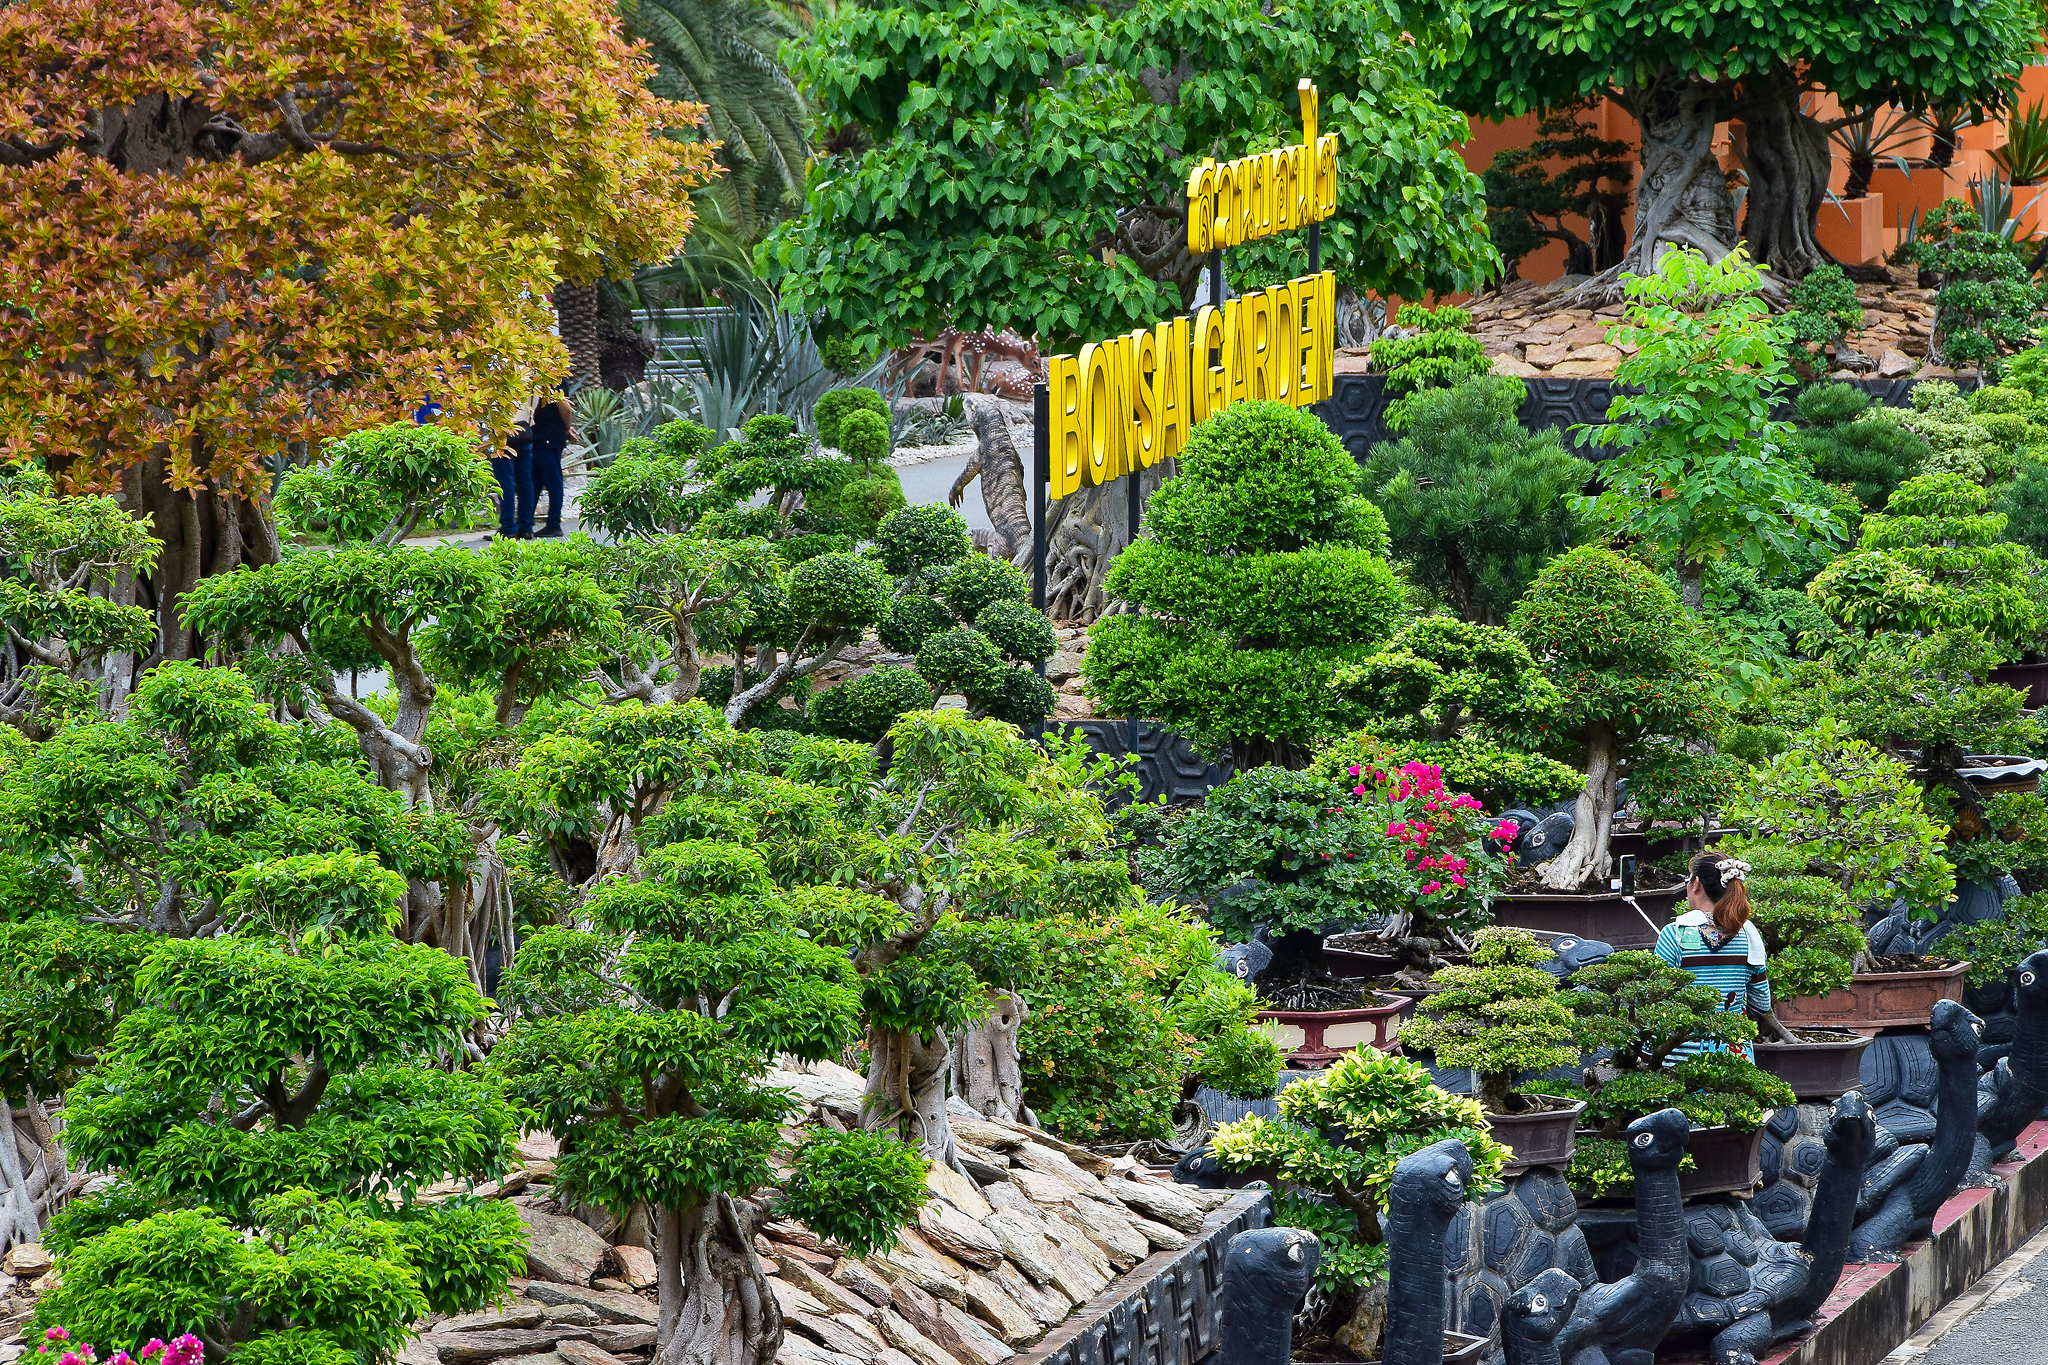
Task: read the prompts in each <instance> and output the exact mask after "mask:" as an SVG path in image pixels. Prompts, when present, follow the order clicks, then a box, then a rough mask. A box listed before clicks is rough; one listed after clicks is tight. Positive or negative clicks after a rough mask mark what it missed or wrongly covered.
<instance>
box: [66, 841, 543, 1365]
mask: <svg viewBox="0 0 2048 1365" xmlns="http://www.w3.org/2000/svg"><path fill="white" fill-rule="evenodd" d="M356 882H357V885H358V888H359V890H360V891H361V893H362V894H361V896H360V897H359V899H358V903H359V904H360V905H361V906H362V909H361V910H360V911H358V912H356V913H353V914H350V915H349V916H347V917H346V919H345V920H341V921H338V922H337V923H336V924H335V925H334V927H333V928H319V929H312V930H309V931H306V932H302V933H298V934H294V935H290V936H282V937H278V938H270V937H265V936H260V935H259V936H251V937H221V938H214V939H201V940H175V939H173V940H164V941H161V942H159V943H158V944H157V946H156V947H155V948H154V949H153V950H152V951H151V953H150V955H149V957H148V959H147V960H146V961H145V962H144V963H143V965H142V968H141V970H140V972H139V973H138V975H137V978H136V982H135V996H136V1005H135V1008H133V1009H131V1010H130V1011H128V1013H127V1014H126V1015H125V1016H124V1017H123V1018H122V1019H121V1021H120V1023H119V1024H118V1025H116V1027H115V1029H114V1033H113V1038H112V1040H111V1041H110V1042H109V1043H108V1045H107V1047H106V1049H105V1051H104V1053H103V1054H102V1057H101V1060H100V1063H99V1065H98V1067H97V1068H96V1069H94V1070H93V1071H92V1072H90V1073H88V1074H87V1075H86V1076H84V1077H83V1078H82V1079H81V1080H80V1081H79V1082H78V1083H77V1084H76V1085H75V1086H74V1087H73V1089H72V1091H71V1093H70V1095H69V1096H68V1102H67V1104H66V1106H65V1141H66V1143H67V1144H68V1145H69V1147H70V1149H71V1151H72V1153H73V1155H74V1156H75V1158H76V1159H77V1160H78V1161H79V1162H80V1163H81V1164H82V1165H85V1166H87V1167H89V1168H91V1169H97V1170H106V1171H111V1172H114V1173H115V1174H116V1176H117V1179H116V1180H115V1181H114V1183H113V1184H112V1185H110V1186H108V1187H107V1188H106V1189H104V1190H103V1191H101V1192H100V1193H98V1194H95V1195H90V1196H87V1197H85V1198H83V1199H81V1200H79V1201H77V1202H76V1203H74V1204H73V1205H72V1206H71V1207H70V1208H69V1209H68V1210H66V1211H65V1212H64V1213H63V1214H62V1215H60V1216H59V1217H58V1219H57V1220H56V1222H55V1223H54V1224H53V1226H52V1228H51V1231H50V1237H49V1240H50V1242H51V1244H52V1245H53V1246H54V1247H55V1248H56V1249H57V1250H58V1251H59V1257H58V1268H59V1278H60V1283H59V1285H58V1287H57V1288H55V1289H53V1290H51V1291H50V1292H49V1293H47V1294H45V1295H44V1296H43V1297H42V1299H41V1300H40V1301H39V1303H38V1304H37V1312H38V1314H39V1318H38V1322H39V1324H40V1325H51V1326H54V1325H57V1324H59V1323H68V1324H70V1327H71V1330H73V1331H75V1332H77V1333H79V1334H80V1335H81V1336H88V1337H93V1338H96V1339H98V1340H101V1341H110V1340H113V1341H130V1340H134V1339H136V1338H138V1337H142V1338H147V1337H151V1336H155V1337H163V1338H168V1337H173V1336H176V1335H178V1334H179V1333H182V1332H192V1333H194V1334H196V1335H198V1336H199V1337H201V1338H202V1339H203V1340H206V1341H208V1342H211V1343H213V1344H214V1345H215V1346H217V1347H218V1348H220V1349H222V1350H228V1349H240V1350H248V1351H251V1352H253V1353H254V1354H255V1355H256V1356H257V1358H259V1359H289V1360H298V1361H316V1362H333V1363H334V1365H339V1362H341V1361H345V1360H349V1359H364V1358H382V1357H388V1356H389V1355H390V1354H392V1353H393V1352H395V1351H396V1350H397V1349H398V1347H399V1346H400V1345H402V1344H403V1342H404V1341H405V1340H406V1339H407V1338H408V1337H409V1336H410V1334H411V1332H412V1329H413V1324H414V1323H415V1322H416V1321H417V1320H418V1319H419V1318H420V1317H422V1316H424V1315H425V1314H427V1313H429V1312H436V1313H459V1312H467V1311H471V1310H473V1309H477V1308H481V1307H482V1306H484V1305H485V1304H486V1303H489V1302H491V1301H493V1300H496V1299H499V1298H501V1297H502V1296H503V1295H504V1293H505V1292H506V1289H507V1288H508V1285H509V1282H510V1279H511V1277H512V1276H513V1275H514V1274H517V1273H520V1272H521V1271H523V1270H524V1268H525V1252H526V1247H525V1242H526V1238H525V1233H524V1230H523V1229H522V1227H521V1225H520V1221H519V1218H518V1216H517V1210H516V1209H514V1208H512V1207H511V1206H510V1205H508V1204H505V1203H503V1202H501V1201H496V1200H477V1199H472V1198H468V1197H465V1196H457V1197H454V1198H450V1199H448V1200H445V1201H441V1202H438V1203H426V1202H421V1201H418V1200H416V1199H415V1197H414V1196H415V1195H416V1194H417V1193H418V1192H419V1191H420V1190H422V1189H424V1188H425V1187H426V1186H428V1185H431V1184H434V1183H436V1182H438V1181H442V1180H444V1179H447V1178H449V1177H456V1178H466V1179H471V1180H481V1179H485V1178H487V1177H491V1176H495V1175H497V1174H499V1173H500V1172H502V1171H503V1169H504V1168H505V1167H506V1165H507V1164H508V1163H509V1161H510V1159H511V1156H512V1140H513V1138H514V1136H515V1135H516V1133H517V1131H518V1127H519V1123H518V1118H517V1116H516V1115H515V1113H514V1111H513V1110H512V1108H511V1107H510V1106H508V1105H507V1104H506V1103H505V1102H504V1100H503V1099H502V1098H501V1097H500V1096H499V1094H498V1093H497V1091H496V1089H495V1088H494V1087H493V1086H492V1085H490V1084H488V1083H487V1082H485V1081H484V1080H482V1079H480V1078H479V1077H477V1076H475V1075H473V1074H471V1073H468V1072H465V1071H462V1070H459V1069H454V1066H453V1064H454V1063H455V1062H456V1061H457V1060H458V1059H460V1058H461V1057H462V1056H463V1055H464V1051H465V1037H466V1035H467V1033H468V1031H469V1030H471V1029H472V1028H474V1027H475V1026H476V1025H477V1024H479V1023H481V1022H482V1021H483V1019H484V1017H485V1015H486V1014H487V1013H488V1009H487V1006H486V1004H485V1002H484V1000H483V998H482V997H481V996H480V995H478V993H477V991H476V989H475V987H474V986H472V985H471V983H470V980H469V969H468V965H467V964H466V963H464V962H462V961H459V960H458V959H456V958H454V957H451V956H449V955H448V954H446V953H444V952H441V951H439V950H438V949H433V948H427V947H423V946H419V945H413V944H405V943H400V942H397V941H396V940H394V939H392V938H391V937H389V936H388V933H387V932H386V928H387V925H388V924H389V923H390V922H391V920H392V919H393V918H395V916H396V914H397V905H398V901H399V897H400V896H401V895H402V893H403V890H404V883H403V879H402V878H399V877H396V876H394V875H392V874H390V873H388V872H384V871H382V870H381V869H377V868H375V867H374V865H370V866H368V867H365V868H363V869H361V871H360V873H359V875H358V877H357V878H356ZM318 899H319V898H317V897H313V896H308V895H301V896H299V897H298V898H297V904H296V912H295V914H296V917H297V918H299V919H300V920H301V922H303V919H304V917H305V916H306V915H307V914H308V913H309V912H311V911H313V910H315V909H316V908H317V905H318ZM278 908H279V909H280V910H282V907H278ZM287 917H291V916H287Z"/></svg>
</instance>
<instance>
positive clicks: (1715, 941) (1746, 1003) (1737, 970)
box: [1656, 910, 1771, 1066]
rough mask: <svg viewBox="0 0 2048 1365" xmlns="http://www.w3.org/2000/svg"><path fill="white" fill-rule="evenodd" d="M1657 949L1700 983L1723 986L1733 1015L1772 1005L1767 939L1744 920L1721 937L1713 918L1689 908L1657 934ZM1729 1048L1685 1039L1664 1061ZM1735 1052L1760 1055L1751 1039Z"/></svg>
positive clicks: (1725, 1003) (1668, 1062)
mask: <svg viewBox="0 0 2048 1365" xmlns="http://www.w3.org/2000/svg"><path fill="white" fill-rule="evenodd" d="M1656 953H1657V956H1658V957H1661V958H1663V959H1664V960H1665V961H1666V962H1668V963H1670V964H1671V965H1672V966H1674V967H1682V968H1684V969H1685V970H1686V971H1688V972H1691V973H1692V979H1693V980H1694V981H1697V982H1698V983H1699V984H1700V985H1702V986H1712V987H1713V988H1714V989H1715V990H1717V991H1719V992H1720V993H1721V1008H1722V1009H1724V1010H1727V1011H1728V1012H1730V1013H1731V1014H1740V1013H1743V1012H1744V1010H1745V1009H1747V1010H1753V1011H1755V1012H1756V1013H1758V1014H1761V1013H1763V1012H1764V1011H1765V1010H1767V1009H1769V1008H1770V1007H1771V983H1770V979H1769V978H1768V977H1766V976H1765V975H1764V940H1763V936H1762V935H1761V934H1759V933H1757V929H1756V926H1755V925H1754V924H1745V925H1743V926H1742V928H1741V929H1740V930H1739V931H1738V932H1736V933H1735V934H1734V935H1732V936H1731V937H1729V938H1727V939H1723V938H1722V937H1721V935H1720V931H1718V930H1717V929H1715V928H1714V921H1713V920H1712V919H1711V918H1710V917H1708V916H1707V915H1704V914H1701V913H1700V912H1699V911H1697V910H1688V911H1686V912H1685V913H1684V914H1682V915H1680V916H1679V917H1678V918H1677V919H1675V920H1673V921H1672V922H1671V923H1669V924H1667V925H1665V926H1664V928H1663V930H1662V932H1660V933H1659V934H1658V935H1657V947H1656ZM1726 1050H1727V1049H1726V1048H1724V1047H1723V1046H1722V1045H1721V1044H1720V1043H1703V1042H1693V1043H1685V1044H1682V1045H1681V1046H1680V1047H1679V1048H1678V1049H1677V1050H1676V1051H1674V1052H1673V1053H1672V1054H1671V1055H1670V1057H1668V1058H1666V1059H1665V1065H1666V1066H1669V1065H1671V1064H1672V1063H1673V1062H1677V1061H1680V1060H1682V1059H1683V1058H1686V1057H1692V1056H1696V1055H1697V1054H1699V1053H1702V1052H1724V1051H1726ZM1736 1051H1738V1052H1740V1053H1741V1054H1742V1055H1743V1056H1745V1057H1747V1058H1749V1060H1751V1061H1755V1060H1756V1057H1755V1055H1754V1054H1753V1053H1751V1052H1750V1050H1749V1044H1747V1043H1741V1044H1738V1045H1737V1047H1736Z"/></svg>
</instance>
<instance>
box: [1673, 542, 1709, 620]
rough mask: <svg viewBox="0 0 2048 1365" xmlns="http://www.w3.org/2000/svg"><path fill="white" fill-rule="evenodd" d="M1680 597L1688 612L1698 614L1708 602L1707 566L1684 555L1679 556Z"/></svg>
mask: <svg viewBox="0 0 2048 1365" xmlns="http://www.w3.org/2000/svg"><path fill="white" fill-rule="evenodd" d="M1677 567H1678V595H1679V597H1680V599H1681V600H1683V601H1684V603H1685V606H1686V610H1688V611H1693V612H1697V611H1698V610H1699V609H1700V605H1701V604H1702V603H1704V602H1705V601H1706V600H1707V566H1706V565H1705V564H1704V563H1702V562H1701V561H1699V560H1697V559H1693V558H1691V557H1689V556H1687V555H1685V554H1683V553H1681V554H1680V555H1679V556H1678V566H1677Z"/></svg>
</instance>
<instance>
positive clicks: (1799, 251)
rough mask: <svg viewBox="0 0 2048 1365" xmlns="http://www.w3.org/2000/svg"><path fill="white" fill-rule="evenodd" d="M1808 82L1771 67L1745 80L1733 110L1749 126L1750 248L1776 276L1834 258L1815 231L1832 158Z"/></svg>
mask: <svg viewBox="0 0 2048 1365" xmlns="http://www.w3.org/2000/svg"><path fill="white" fill-rule="evenodd" d="M1804 93H1805V89H1804V83H1803V82H1802V81H1800V79H1799V78H1798V77H1797V76H1795V75H1794V74H1793V73H1792V72H1791V71H1790V70H1788V69H1786V68H1784V67H1773V68H1772V69H1771V70H1770V71H1769V72H1767V73H1765V74H1764V75H1763V76H1762V77H1761V78H1759V79H1758V80H1756V81H1746V82H1744V86H1743V93H1742V97H1741V99H1740V100H1739V101H1738V102H1737V103H1736V105H1735V108H1734V111H1733V112H1734V113H1735V115H1736V117H1738V118H1740V119H1741V120H1742V122H1743V126H1744V128H1745V129H1746V131H1747V135H1748V136H1747V141H1748V144H1749V151H1748V155H1747V157H1746V161H1747V165H1748V169H1749V198H1748V201H1747V207H1748V210H1749V213H1748V218H1747V220H1746V222H1745V223H1744V227H1745V228H1746V229H1747V232H1746V234H1745V235H1746V236H1747V237H1748V238H1749V254H1750V256H1751V257H1752V258H1753V259H1755V260H1756V261H1758V262H1760V263H1762V264H1765V265H1768V266H1769V267H1770V268H1771V272H1772V274H1774V275H1775V276H1777V277H1778V278H1779V279H1782V280H1786V281H1791V280H1796V279H1799V278H1800V277H1801V276H1803V275H1805V274H1806V272H1807V271H1809V270H1812V269H1813V268H1814V267H1815V266H1820V265H1826V264H1827V263H1828V261H1829V260H1830V257H1829V256H1828V253H1827V252H1826V251H1825V250H1824V249H1823V248H1822V247H1821V245H1820V242H1819V241H1818V240H1817V239H1816V237H1815V233H1816V231H1817V230H1818V228H1819V224H1820V214H1821V209H1822V207H1823V206H1824V205H1825V204H1826V203H1827V195H1828V175H1829V172H1830V171H1831V170H1832V169H1833V166H1834V158H1833V155H1832V153H1831V152H1830V150H1829V148H1828V135H1827V130H1826V129H1825V128H1823V127H1822V126H1821V124H1820V121H1819V120H1818V119H1815V118H1814V117H1812V116H1811V115H1810V114H1807V113H1805V112H1803V111H1802V110H1801V109H1800V107H1799V101H1800V97H1801V96H1802V95H1803V94H1804Z"/></svg>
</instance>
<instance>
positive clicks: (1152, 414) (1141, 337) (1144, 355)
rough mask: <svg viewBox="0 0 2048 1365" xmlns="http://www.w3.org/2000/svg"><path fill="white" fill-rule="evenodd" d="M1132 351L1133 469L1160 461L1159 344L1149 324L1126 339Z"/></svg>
mask: <svg viewBox="0 0 2048 1365" xmlns="http://www.w3.org/2000/svg"><path fill="white" fill-rule="evenodd" d="M1125 341H1126V342H1127V343H1128V345H1129V347H1130V353H1131V403H1132V407H1133V408H1135V409H1136V411H1134V412H1133V413H1132V414H1131V458H1130V462H1129V463H1130V468H1131V469H1133V470H1138V469H1150V468H1151V467H1152V466H1153V465H1154V464H1156V463H1158V460H1159V454H1158V451H1159V347H1158V344H1157V343H1156V342H1155V341H1154V340H1153V338H1152V329H1151V328H1150V327H1140V328H1139V329H1138V330H1137V331H1135V332H1132V333H1131V334H1130V336H1128V337H1126V338H1125Z"/></svg>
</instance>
